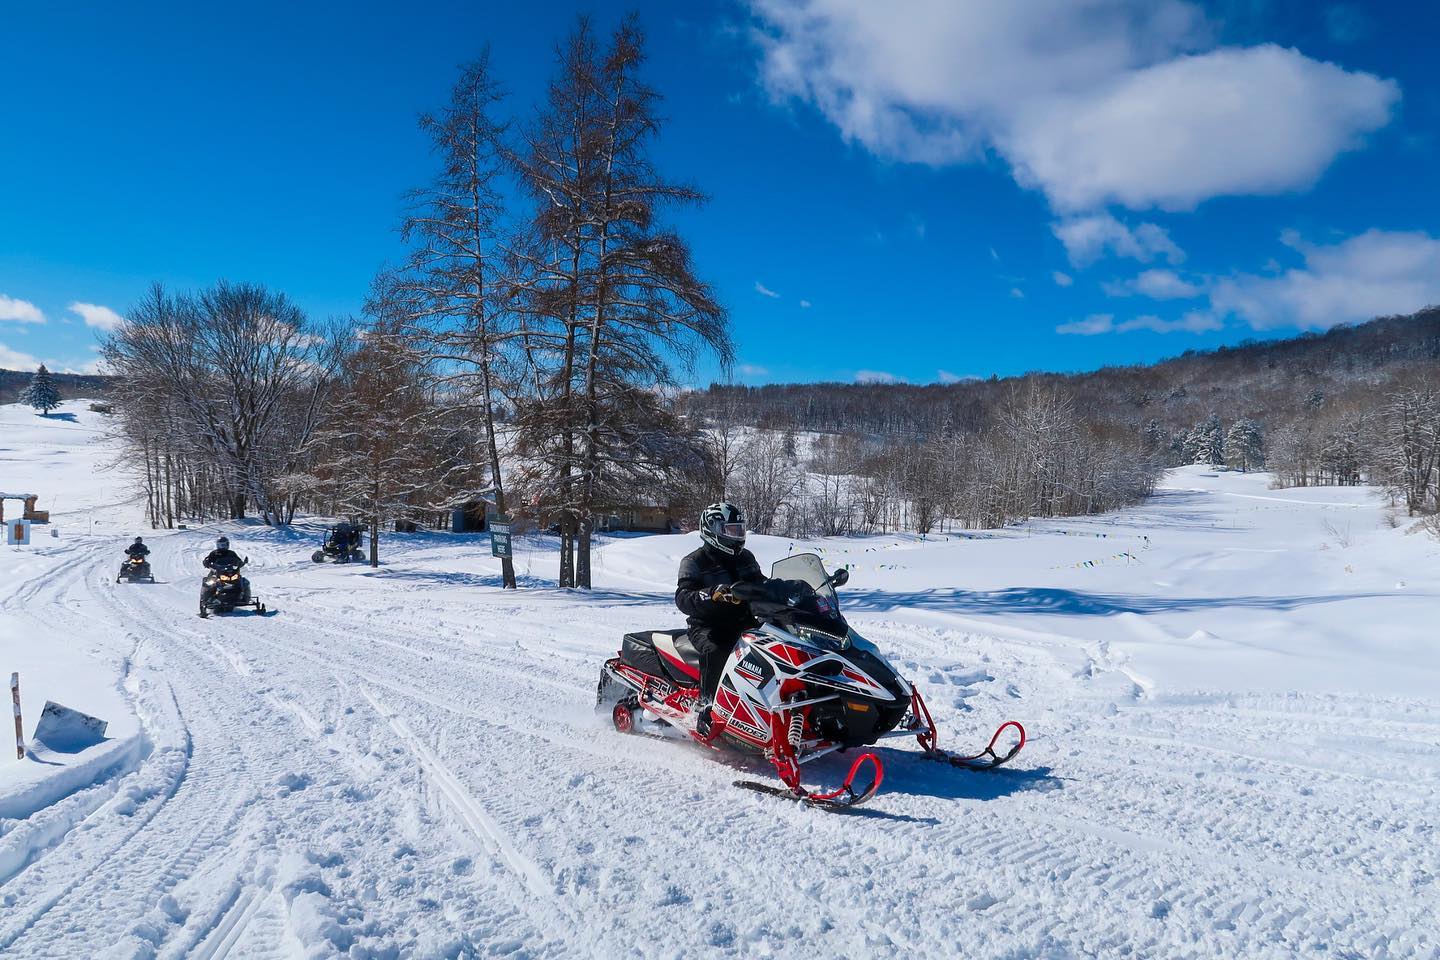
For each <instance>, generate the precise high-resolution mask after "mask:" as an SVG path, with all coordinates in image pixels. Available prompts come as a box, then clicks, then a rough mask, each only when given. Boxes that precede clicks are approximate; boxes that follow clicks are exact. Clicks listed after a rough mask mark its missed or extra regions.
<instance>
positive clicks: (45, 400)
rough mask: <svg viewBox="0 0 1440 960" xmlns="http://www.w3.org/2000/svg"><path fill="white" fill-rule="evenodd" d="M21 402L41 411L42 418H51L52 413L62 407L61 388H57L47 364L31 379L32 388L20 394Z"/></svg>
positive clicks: (29, 387)
mask: <svg viewBox="0 0 1440 960" xmlns="http://www.w3.org/2000/svg"><path fill="white" fill-rule="evenodd" d="M20 402H21V403H25V404H29V405H30V406H32V407H34V408H35V409H36V410H39V411H40V414H41V416H46V417H48V416H50V411H51V410H54V409H55V408H56V407H58V406H60V388H59V387H57V386H55V377H54V375H53V374H51V373H50V371H49V370H46V369H45V364H43V363H42V364H40V368H39V369H38V370H36V371H35V375H34V376H32V377H31V378H30V386H28V387H26V388H25V389H24V390H22V391H21V392H20Z"/></svg>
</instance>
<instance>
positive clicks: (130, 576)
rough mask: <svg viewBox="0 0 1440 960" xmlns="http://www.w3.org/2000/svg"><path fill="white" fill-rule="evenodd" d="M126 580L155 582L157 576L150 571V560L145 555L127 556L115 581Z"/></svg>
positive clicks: (129, 581) (130, 581)
mask: <svg viewBox="0 0 1440 960" xmlns="http://www.w3.org/2000/svg"><path fill="white" fill-rule="evenodd" d="M121 580H124V581H125V582H127V583H134V582H135V581H136V580H141V581H144V582H145V583H154V582H155V576H154V574H152V573H151V572H150V561H149V560H146V559H145V558H144V557H126V558H125V562H123V563H121V564H120V573H119V575H117V576H116V577H115V582H116V583H119V582H120V581H121Z"/></svg>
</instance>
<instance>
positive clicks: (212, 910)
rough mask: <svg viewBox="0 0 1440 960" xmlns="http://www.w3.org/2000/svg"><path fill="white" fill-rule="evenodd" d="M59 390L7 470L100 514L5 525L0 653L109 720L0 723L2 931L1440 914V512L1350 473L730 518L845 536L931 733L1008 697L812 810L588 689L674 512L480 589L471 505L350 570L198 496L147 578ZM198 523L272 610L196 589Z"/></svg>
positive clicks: (166, 933) (824, 936) (480, 936)
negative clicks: (18, 541)
mask: <svg viewBox="0 0 1440 960" xmlns="http://www.w3.org/2000/svg"><path fill="white" fill-rule="evenodd" d="M65 412H71V413H74V414H75V422H73V423H72V422H68V421H64V420H56V421H42V420H40V418H36V417H33V416H31V415H29V414H28V413H27V412H24V411H19V410H18V409H17V408H13V407H6V408H0V431H3V432H0V448H3V452H0V487H5V486H10V485H29V486H35V487H37V488H38V489H37V492H41V493H42V495H44V496H46V498H47V499H49V498H50V497H51V496H52V494H49V493H47V491H51V490H53V491H56V492H57V493H56V494H55V495H53V496H54V499H55V501H56V505H57V506H59V507H60V509H61V510H62V511H65V503H64V501H65V498H69V499H70V502H71V503H72V504H73V506H74V509H75V510H76V511H80V510H82V509H84V510H90V511H92V512H95V513H96V515H97V517H98V516H99V513H101V512H103V513H104V515H105V516H104V518H103V519H104V523H101V524H97V525H96V527H95V528H94V529H93V532H92V530H91V528H90V526H89V523H88V522H84V523H82V522H80V515H79V514H76V515H68V513H62V514H60V515H58V516H57V523H56V524H55V526H57V527H58V528H59V529H60V534H61V535H60V536H59V537H58V538H51V537H49V536H48V535H42V536H41V537H39V538H37V542H36V545H35V546H33V547H30V548H27V549H17V548H8V547H4V546H0V673H4V674H5V675H6V676H8V673H9V672H10V671H11V670H14V669H19V670H21V672H22V675H23V676H24V677H25V678H26V687H25V692H26V712H27V715H29V716H31V717H34V716H36V715H38V707H39V704H40V703H41V702H43V700H44V699H46V698H47V697H48V698H51V699H60V700H65V701H66V702H69V700H74V701H75V702H73V703H70V705H71V706H75V707H77V708H80V709H83V710H87V711H89V712H93V713H97V714H99V715H101V716H104V717H105V718H106V719H108V720H110V721H111V729H110V734H111V737H112V740H111V741H110V742H109V743H107V744H105V745H102V746H101V747H99V748H92V750H91V751H86V752H85V753H82V754H78V755H65V756H52V757H43V756H42V757H41V758H40V760H38V761H37V760H29V761H25V762H16V761H13V760H4V759H0V905H3V910H0V954H3V955H5V956H7V957H8V956H17V957H32V956H33V957H41V956H99V955H106V956H111V955H113V956H127V957H129V956H151V955H155V956H162V957H164V956H185V955H195V956H206V957H214V956H222V955H230V956H237V957H239V956H254V957H260V956H330V955H349V956H354V957H425V956H452V957H453V956H488V955H492V954H500V955H513V956H527V957H552V956H553V957H575V956H595V957H646V958H651V957H696V956H744V957H752V956H782V957H813V956H893V955H897V954H900V953H902V952H903V953H904V954H906V955H909V956H967V957H991V956H1005V957H1032V956H1055V957H1068V956H1121V955H1131V956H1147V957H1153V956H1197V957H1198V956H1204V957H1210V956H1246V957H1263V956H1277V957H1281V956H1284V957H1288V956H1294V955H1312V954H1313V955H1327V956H1367V957H1368V956H1394V957H1411V956H1413V957H1433V956H1435V955H1436V953H1437V951H1440V940H1437V937H1436V934H1435V933H1434V931H1433V917H1434V915H1435V912H1436V908H1437V907H1440V891H1437V878H1440V850H1437V845H1436V843H1435V837H1436V830H1437V822H1436V821H1437V816H1440V803H1437V801H1440V693H1437V691H1440V640H1437V639H1436V637H1437V635H1440V634H1437V632H1436V629H1435V625H1436V624H1437V623H1440V545H1437V544H1436V543H1434V542H1433V541H1430V540H1426V539H1425V538H1424V536H1423V535H1421V534H1413V535H1412V534H1408V533H1407V531H1406V529H1405V526H1404V525H1403V524H1402V525H1400V526H1399V527H1392V526H1391V525H1390V524H1389V523H1387V521H1386V519H1385V516H1386V511H1385V506H1384V504H1383V503H1382V502H1381V501H1379V500H1378V499H1377V498H1376V497H1375V495H1374V494H1373V492H1371V491H1368V490H1357V489H1319V490H1316V489H1311V490H1303V491H1294V490H1286V491H1272V490H1270V489H1268V486H1267V481H1266V478H1265V477H1263V476H1258V475H1257V476H1239V475H1230V474H1222V475H1214V474H1211V473H1208V472H1206V471H1202V470H1198V469H1186V470H1180V471H1176V472H1174V473H1172V474H1171V476H1170V477H1169V479H1168V482H1167V484H1166V486H1165V487H1164V489H1162V490H1161V491H1160V493H1159V495H1157V496H1156V497H1155V498H1154V500H1153V501H1152V502H1150V503H1149V504H1146V505H1145V506H1143V507H1141V508H1138V509H1135V510H1132V511H1128V512H1126V513H1124V514H1119V515H1113V516H1105V517H1099V518H1093V519H1088V520H1057V521H1050V522H1035V523H1032V524H1029V525H1027V526H1025V527H1022V528H1017V529H1013V530H1007V531H1000V532H994V533H976V534H973V535H970V536H963V537H962V536H955V537H950V538H927V539H921V538H918V537H902V536H886V537H873V538H853V539H844V540H827V541H820V542H817V543H813V544H800V543H795V544H792V543H791V542H790V541H785V540H779V539H775V538H754V539H755V540H756V541H757V542H756V543H755V544H754V546H755V548H756V552H757V554H759V556H760V558H761V560H762V561H763V562H765V563H768V562H770V561H772V560H775V559H778V558H779V557H781V556H784V555H786V554H787V553H788V552H790V551H791V550H792V549H793V550H800V549H811V548H814V549H819V550H822V551H823V555H824V556H825V558H826V559H827V561H828V562H830V563H832V564H835V563H847V564H850V565H852V578H851V583H850V585H849V586H848V587H847V588H846V589H845V590H844V591H842V599H843V600H844V602H845V603H846V604H847V611H848V613H849V614H850V616H851V619H852V621H853V622H854V623H855V625H856V626H857V628H858V629H859V630H860V631H861V632H862V633H864V634H866V635H867V636H869V637H871V638H872V639H873V640H875V641H876V642H877V643H878V644H879V645H880V646H882V647H883V648H885V649H887V650H888V651H890V652H891V653H892V654H893V657H894V659H895V660H896V661H897V662H898V663H900V664H903V666H904V669H905V670H906V671H907V672H908V673H909V674H910V675H911V676H912V677H913V678H914V679H915V680H916V681H917V682H918V683H919V684H920V685H921V687H922V689H923V690H924V692H925V693H926V696H927V697H928V699H929V701H930V704H931V706H932V708H933V709H935V710H936V712H937V719H938V720H939V721H940V723H941V726H942V736H943V737H945V738H947V739H948V742H949V745H950V746H952V747H955V748H963V747H967V746H969V745H971V744H972V743H974V742H975V741H976V739H977V738H979V737H981V736H982V734H983V733H988V731H989V730H990V729H991V728H993V726H994V725H995V724H996V723H998V722H999V721H1000V720H1002V719H1006V718H1009V717H1014V718H1016V719H1019V720H1021V721H1023V722H1024V723H1025V724H1026V725H1027V727H1028V728H1029V729H1030V731H1031V734H1032V738H1033V739H1032V742H1031V744H1030V745H1029V746H1028V747H1027V748H1026V750H1025V751H1024V753H1022V754H1021V756H1020V757H1019V758H1017V760H1016V761H1015V765H1014V767H1013V768H1011V769H1006V770H1002V771H998V772H995V773H991V774H975V773H963V772H956V771H951V770H948V769H942V768H938V767H936V766H935V765H933V764H929V763H926V762H924V761H922V760H920V759H919V758H918V755H917V754H916V753H915V752H914V749H913V748H912V747H909V746H900V747H895V748H889V749H885V750H883V751H881V752H882V753H883V755H884V758H885V762H886V771H887V776H886V781H885V786H884V791H883V792H882V794H881V795H880V796H879V797H877V798H876V800H875V801H873V803H872V805H871V806H870V807H867V808H865V809H864V810H863V811H861V812H860V813H858V814H854V815H832V814H825V813H821V812H818V811H813V810H809V809H804V808H797V807H794V806H792V805H789V804H786V803H782V802H779V801H776V800H773V799H770V798H765V797H756V796H752V795H750V794H746V793H743V792H740V791H737V790H735V789H733V788H732V787H731V786H730V781H731V780H733V779H734V778H735V777H736V775H737V768H736V767H735V766H731V765H726V764H722V763H718V762H716V761H715V760H714V759H712V758H711V757H709V756H707V755H705V754H704V753H703V752H702V751H700V750H698V749H689V748H687V747H684V746H678V745H672V744H665V743H656V742H651V741H646V740H641V739H637V738H625V737H622V736H620V735H618V734H616V733H614V732H613V731H612V730H611V729H610V727H609V724H608V721H607V720H606V719H605V718H598V717H596V716H595V715H594V713H593V712H592V709H591V705H592V703H593V691H594V684H595V679H596V674H597V671H598V667H599V663H600V662H601V660H603V659H604V658H605V657H606V656H608V655H611V654H612V653H613V651H614V650H615V648H616V646H617V644H618V639H619V636H620V634H621V633H623V632H624V631H627V630H631V629H636V628H640V627H645V626H670V625H674V624H677V623H678V622H679V617H678V614H677V613H676V611H675V610H674V608H673V605H672V604H671V600H670V593H671V591H672V589H673V577H674V571H675V568H676V565H677V564H678V561H679V558H680V557H681V556H682V555H683V554H684V553H685V552H686V551H688V550H690V549H693V547H694V546H695V544H696V540H695V539H694V537H693V536H676V537H617V538H614V539H611V540H607V541H606V542H605V543H604V545H603V546H602V547H601V549H600V550H599V551H598V552H597V575H596V579H597V583H598V585H599V589H597V590H596V591H595V592H594V593H593V594H590V595H586V594H581V593H576V592H572V591H562V590H558V589H554V588H553V587H552V586H550V584H551V583H552V582H553V575H554V572H555V571H554V557H553V553H551V552H550V546H551V545H550V544H548V543H547V542H546V541H545V540H544V539H543V538H542V539H536V540H533V541H521V542H520V543H519V544H518V545H517V551H516V553H517V562H518V568H519V572H520V573H521V574H522V584H523V587H524V588H523V589H522V590H520V591H518V592H516V593H504V592H502V591H501V590H499V588H498V583H499V570H498V565H497V564H496V563H495V562H494V561H492V560H491V559H490V558H489V556H488V553H489V549H488V547H489V544H488V541H487V540H486V539H485V538H484V537H483V536H470V537H452V536H444V535H438V534H423V535H415V536H409V537H404V536H400V537H392V538H390V539H389V541H388V545H389V556H388V562H387V563H386V564H385V565H384V566H383V567H382V568H381V569H380V570H379V571H371V570H369V569H368V568H364V567H334V566H323V567H319V566H315V565H313V564H311V563H310V562H309V560H308V554H309V552H310V549H311V548H312V539H311V538H312V537H315V536H318V525H316V526H304V525H302V526H300V527H298V528H296V529H294V530H289V531H275V530H269V529H266V528H264V527H260V526H255V525H224V526H223V528H222V527H210V528H207V529H205V530H191V531H179V532H174V533H167V534H161V533H158V532H157V533H156V534H155V535H154V537H153V543H152V545H153V547H154V549H155V555H154V557H153V559H154V566H155V569H156V573H157V575H158V576H159V579H160V580H161V582H160V583H159V584H156V585H154V586H145V585H116V584H115V583H114V582H113V567H114V566H115V565H116V563H117V562H118V557H119V551H120V548H121V546H122V544H123V543H124V541H125V539H126V538H127V535H129V534H130V533H131V526H132V525H133V523H134V522H136V520H137V519H138V512H137V510H136V507H135V505H133V504H131V505H129V506H123V507H119V508H105V507H104V505H105V504H109V503H112V502H113V501H115V500H118V499H123V498H122V497H119V496H117V495H116V493H115V491H123V490H125V489H126V486H125V484H124V483H123V481H122V480H121V478H119V477H117V476H115V475H114V474H105V473H103V472H97V467H98V465H100V464H102V463H103V462H105V461H106V460H108V459H109V458H110V454H109V453H107V452H106V448H105V445H104V443H103V442H100V443H73V442H70V441H74V440H79V439H80V438H81V434H80V433H78V432H76V433H71V432H70V431H87V430H88V431H90V433H87V434H85V435H84V436H86V437H92V436H98V435H97V434H95V433H94V428H95V427H96V426H97V425H96V424H95V423H94V422H93V421H92V420H91V419H89V418H90V416H91V415H89V414H87V413H85V412H83V411H81V410H78V409H77V408H76V405H72V406H70V407H67V408H66V411H65ZM12 478H13V482H12ZM82 494H83V496H84V497H88V498H89V499H82ZM42 506H44V503H43V502H42ZM102 508H103V509H102ZM126 511H129V512H128V513H127V512H126ZM122 520H123V521H125V522H123V523H122V522H120V521H122ZM217 529H224V530H226V531H227V532H228V533H229V535H230V536H231V538H232V540H233V541H234V542H235V543H236V545H237V547H238V548H239V549H240V551H241V552H242V553H245V554H248V555H249V556H250V558H251V560H252V563H251V567H250V568H249V570H250V575H251V577H252V579H253V581H254V583H255V588H256V591H257V593H258V594H259V595H260V596H261V597H262V598H263V599H264V600H265V601H266V603H267V604H268V605H269V606H270V607H271V608H272V609H273V610H274V613H273V614H272V615H270V616H267V617H256V616H247V615H245V614H237V615H235V616H233V617H230V618H217V619H214V620H210V621H202V620H200V619H199V618H197V617H196V616H195V599H196V592H197V588H198V561H199V558H200V556H201V555H202V554H203V551H205V550H206V549H207V548H208V546H209V541H210V540H211V539H212V538H213V536H214V534H215V532H216V530H217ZM37 530H40V531H42V533H43V528H37ZM144 532H145V533H146V536H147V540H152V537H151V536H150V534H149V532H148V531H144ZM56 691H58V692H59V695H58V696H57V694H56ZM27 725H28V724H27ZM834 759H835V762H834V763H833V764H828V765H827V761H824V760H822V761H819V762H818V763H817V765H816V766H817V769H816V770H815V771H813V772H812V773H811V777H812V778H814V779H818V780H822V781H828V782H834V781H835V780H836V779H838V777H839V776H841V774H842V773H843V770H844V764H843V762H842V761H841V759H840V758H834ZM12 771H16V772H15V773H13V774H12Z"/></svg>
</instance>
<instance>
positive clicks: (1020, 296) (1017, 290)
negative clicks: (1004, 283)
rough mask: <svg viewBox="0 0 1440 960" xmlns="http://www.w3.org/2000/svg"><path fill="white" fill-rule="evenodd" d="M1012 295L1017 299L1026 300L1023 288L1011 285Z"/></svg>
mask: <svg viewBox="0 0 1440 960" xmlns="http://www.w3.org/2000/svg"><path fill="white" fill-rule="evenodd" d="M1010 296H1012V297H1014V298H1015V299H1016V300H1024V299H1025V291H1024V290H1021V289H1020V288H1019V287H1011V288H1010Z"/></svg>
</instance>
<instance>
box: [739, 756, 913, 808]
mask: <svg viewBox="0 0 1440 960" xmlns="http://www.w3.org/2000/svg"><path fill="white" fill-rule="evenodd" d="M867 762H868V763H869V764H870V768H871V770H872V771H873V776H872V778H871V780H870V783H869V784H867V785H866V786H864V787H862V788H860V789H859V790H856V789H855V775H856V774H857V773H859V772H860V768H861V767H862V766H863V765H864V764H865V763H867ZM884 779H885V768H884V766H882V765H881V763H880V758H879V757H877V756H875V754H873V753H862V754H860V756H858V757H856V758H855V762H854V763H852V764H850V772H849V773H847V774H846V775H845V782H844V783H842V784H841V785H840V786H839V787H838V788H836V789H834V790H830V791H826V792H823V793H822V792H812V791H809V790H806V789H805V788H804V787H801V786H798V785H797V786H795V787H793V788H792V787H786V786H781V785H779V784H774V783H760V782H758V781H755V780H736V781H734V785H735V786H737V787H739V788H740V789H741V790H749V791H751V792H752V793H762V794H765V795H766V796H771V797H779V798H781V799H782V800H795V801H798V802H800V803H803V804H805V805H806V806H808V807H817V808H819V809H821V810H830V811H840V810H847V809H849V808H851V807H858V806H860V805H861V804H863V803H865V802H866V801H867V800H869V799H870V798H871V797H873V796H875V794H876V793H878V792H879V790H880V783H881V781H883V780H884Z"/></svg>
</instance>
